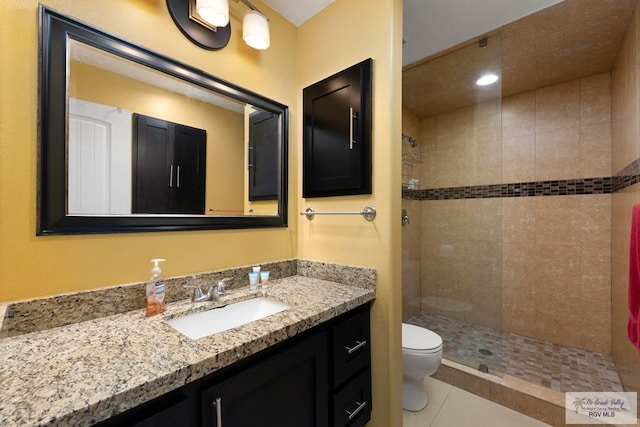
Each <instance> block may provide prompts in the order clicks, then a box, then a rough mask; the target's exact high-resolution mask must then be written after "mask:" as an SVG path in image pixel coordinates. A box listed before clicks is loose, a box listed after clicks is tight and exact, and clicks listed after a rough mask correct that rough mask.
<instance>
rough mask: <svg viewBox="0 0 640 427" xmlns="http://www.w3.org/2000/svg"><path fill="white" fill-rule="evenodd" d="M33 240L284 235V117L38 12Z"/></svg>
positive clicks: (257, 100) (162, 59)
mask: <svg viewBox="0 0 640 427" xmlns="http://www.w3.org/2000/svg"><path fill="white" fill-rule="evenodd" d="M40 47H41V48H40V55H41V57H40V70H39V73H40V91H39V94H40V100H39V101H40V106H39V108H40V112H39V114H40V117H39V119H40V120H39V152H38V154H39V156H38V158H39V165H38V173H39V177H38V183H39V189H38V199H39V200H38V203H39V206H38V215H39V216H38V230H37V233H38V234H39V235H47V234H74V233H110V232H135V231H156V230H194V229H195V230H197V229H222V228H253V227H279V226H286V225H287V191H286V189H287V129H288V117H287V115H288V109H287V107H286V106H285V105H282V104H280V103H277V102H275V101H272V100H270V99H267V98H265V97H263V96H261V95H258V94H256V93H253V92H251V91H248V90H246V89H243V88H241V87H238V86H235V85H234V84H231V83H228V82H225V81H222V80H220V79H218V78H216V77H214V76H211V75H208V74H206V73H204V72H202V71H201V70H198V69H195V68H193V67H191V66H189V65H186V64H183V63H180V62H178V61H175V60H173V59H171V58H168V57H166V56H163V55H161V54H158V53H155V52H152V51H149V50H147V49H145V48H142V47H140V46H137V45H135V44H132V43H130V42H127V41H125V40H121V39H119V38H117V37H115V36H113V35H110V34H107V33H105V32H102V31H100V30H98V29H95V28H92V27H90V26H88V25H86V24H84V23H81V22H78V21H75V20H73V19H71V18H69V17H67V16H64V15H61V14H59V13H57V12H54V11H52V10H50V9H48V8H46V7H44V6H40Z"/></svg>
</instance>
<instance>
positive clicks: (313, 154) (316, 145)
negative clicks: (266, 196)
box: [302, 59, 372, 198]
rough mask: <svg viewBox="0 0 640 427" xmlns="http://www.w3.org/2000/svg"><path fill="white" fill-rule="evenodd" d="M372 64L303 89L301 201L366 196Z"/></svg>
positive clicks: (368, 62) (368, 169) (369, 180)
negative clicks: (311, 198)
mask: <svg viewBox="0 0 640 427" xmlns="http://www.w3.org/2000/svg"><path fill="white" fill-rule="evenodd" d="M371 84H372V60H371V59H367V60H365V61H363V62H360V63H359V64H356V65H354V66H352V67H349V68H347V69H346V70H344V71H341V72H339V73H337V74H334V75H333V76H330V77H327V78H326V79H324V80H322V81H320V82H318V83H315V84H313V85H311V86H308V87H306V88H304V90H303V95H302V97H303V101H302V102H303V120H304V133H303V162H302V163H303V166H302V167H303V184H302V196H303V197H305V198H307V197H327V196H344V195H350V194H371V117H372V116H371V114H372V113H371Z"/></svg>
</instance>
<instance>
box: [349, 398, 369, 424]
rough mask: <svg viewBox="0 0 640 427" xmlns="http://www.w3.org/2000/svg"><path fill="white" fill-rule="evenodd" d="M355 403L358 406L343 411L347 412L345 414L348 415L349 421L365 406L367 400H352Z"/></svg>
mask: <svg viewBox="0 0 640 427" xmlns="http://www.w3.org/2000/svg"><path fill="white" fill-rule="evenodd" d="M354 403H355V404H356V405H358V407H357V408H356V409H355V410H354V411H352V412H349V411H345V412H346V413H347V415H348V416H349V421H351V420H352V419H354V418H355V417H356V415H358V414H359V413H360V411H362V410H363V409H364V408H365V407H366V406H367V402H366V401H365V402H362V403H360V402H358V401H357V400H356V401H355V402H354Z"/></svg>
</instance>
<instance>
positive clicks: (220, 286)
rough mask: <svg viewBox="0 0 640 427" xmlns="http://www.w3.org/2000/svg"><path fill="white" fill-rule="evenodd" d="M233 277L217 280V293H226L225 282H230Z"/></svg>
mask: <svg viewBox="0 0 640 427" xmlns="http://www.w3.org/2000/svg"><path fill="white" fill-rule="evenodd" d="M232 281H233V277H225V278H224V279H222V280H220V281H219V282H218V295H224V294H226V293H227V290H226V285H227V282H232Z"/></svg>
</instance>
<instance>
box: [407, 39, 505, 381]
mask: <svg viewBox="0 0 640 427" xmlns="http://www.w3.org/2000/svg"><path fill="white" fill-rule="evenodd" d="M420 67H426V69H425V70H421V72H422V73H424V75H435V76H439V79H437V80H434V82H433V87H431V86H429V85H428V84H427V85H426V86H424V89H425V92H429V96H430V97H431V98H432V99H434V103H433V105H431V106H430V107H429V111H428V115H426V116H424V117H418V115H417V114H414V113H412V112H408V111H404V112H403V131H404V132H405V133H409V132H411V130H410V129H411V128H412V127H413V128H414V129H415V127H416V126H415V123H414V122H415V118H417V120H418V121H419V127H418V128H419V131H418V132H419V137H418V138H417V141H418V145H419V149H420V162H419V163H418V164H417V165H416V164H415V163H414V164H412V165H411V168H412V172H413V174H414V175H415V169H416V166H417V167H418V169H419V170H420V176H419V182H420V188H419V190H418V191H414V190H412V189H411V188H404V189H403V208H405V209H407V210H408V211H409V212H410V214H411V215H410V216H411V222H410V224H408V225H406V226H405V227H404V228H403V274H404V277H403V293H404V295H403V297H404V298H403V301H404V303H405V304H404V307H403V309H404V312H403V319H404V320H405V321H406V322H408V323H413V324H417V325H419V326H423V327H426V328H428V329H431V330H433V331H434V332H436V333H438V334H439V335H440V336H441V337H442V338H443V342H444V357H445V358H447V359H450V360H454V361H456V362H459V363H463V364H466V365H468V366H471V367H474V368H477V369H480V370H483V371H487V370H488V371H490V372H492V373H499V372H500V366H501V362H502V360H501V358H502V333H501V331H502V220H501V216H502V215H501V211H502V203H501V198H500V190H501V184H502V172H501V171H502V101H501V95H502V93H501V84H500V80H498V82H497V83H495V84H493V85H489V86H483V87H480V86H477V85H476V83H475V82H476V80H477V79H478V78H479V77H481V76H483V75H485V74H488V73H495V74H496V75H497V76H498V77H499V76H500V72H501V46H500V36H499V35H496V36H493V37H490V38H488V39H486V40H484V41H481V42H480V43H473V44H471V45H469V46H466V47H464V48H461V49H458V50H456V51H453V52H451V53H449V54H447V55H444V56H440V57H437V58H436V59H434V60H433V61H429V62H427V63H425V64H422V65H420ZM438 93H440V95H438ZM405 110H406V109H405ZM413 132H415V130H414V131H413ZM409 149H411V147H409V146H408V145H407V144H406V143H405V141H404V140H403V160H406V159H407V158H408V156H407V155H406V152H407V151H408V150H409ZM405 163H406V162H405ZM406 169H407V167H406V165H405V166H404V167H403V182H404V181H405V180H404V178H405V175H406ZM416 240H419V241H420V244H419V245H418V244H417V243H416ZM418 257H419V258H420V262H419V263H416V261H415V260H416V259H417V258H418ZM418 275H419V276H420V277H419V285H416V284H415V283H414V282H415V281H416V280H417V279H416V276H418ZM417 301H419V304H418V302H417ZM418 306H419V309H418Z"/></svg>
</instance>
